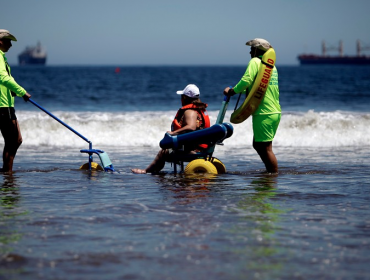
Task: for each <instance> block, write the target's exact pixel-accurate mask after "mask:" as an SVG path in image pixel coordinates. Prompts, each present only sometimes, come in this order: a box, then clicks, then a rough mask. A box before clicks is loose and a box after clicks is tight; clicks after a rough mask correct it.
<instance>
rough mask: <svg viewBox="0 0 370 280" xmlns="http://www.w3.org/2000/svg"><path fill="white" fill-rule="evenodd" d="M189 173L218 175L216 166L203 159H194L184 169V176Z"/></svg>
mask: <svg viewBox="0 0 370 280" xmlns="http://www.w3.org/2000/svg"><path fill="white" fill-rule="evenodd" d="M191 173H211V174H218V173H217V169H216V166H214V165H213V163H212V162H210V161H206V160H204V159H195V160H193V161H191V162H189V163H188V165H187V166H186V167H185V174H191Z"/></svg>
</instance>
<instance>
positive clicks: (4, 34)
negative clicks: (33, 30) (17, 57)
mask: <svg viewBox="0 0 370 280" xmlns="http://www.w3.org/2000/svg"><path fill="white" fill-rule="evenodd" d="M0 39H10V40H12V41H17V38H15V37H14V35H12V34H11V33H10V32H9V31H8V30H6V29H0Z"/></svg>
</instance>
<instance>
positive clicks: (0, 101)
mask: <svg viewBox="0 0 370 280" xmlns="http://www.w3.org/2000/svg"><path fill="white" fill-rule="evenodd" d="M10 73H11V71H10V66H9V64H8V62H7V61H6V57H5V53H4V52H3V51H1V50H0V107H14V97H13V96H12V92H14V93H15V94H16V95H17V96H19V97H22V96H23V95H25V94H26V90H25V89H24V88H22V87H21V86H20V85H18V84H17V82H16V81H15V80H14V78H13V77H12V75H11V74H10Z"/></svg>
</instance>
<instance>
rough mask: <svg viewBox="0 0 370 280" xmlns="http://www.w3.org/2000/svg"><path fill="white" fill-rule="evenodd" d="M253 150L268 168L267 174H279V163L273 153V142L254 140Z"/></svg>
mask: <svg viewBox="0 0 370 280" xmlns="http://www.w3.org/2000/svg"><path fill="white" fill-rule="evenodd" d="M253 148H254V149H255V150H256V151H257V153H258V155H259V156H260V158H261V160H262V162H263V163H264V164H265V166H266V170H267V172H270V173H277V172H278V162H277V159H276V156H275V154H274V152H273V151H272V141H271V142H256V141H255V140H254V139H253Z"/></svg>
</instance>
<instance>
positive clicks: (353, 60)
mask: <svg viewBox="0 0 370 280" xmlns="http://www.w3.org/2000/svg"><path fill="white" fill-rule="evenodd" d="M298 60H299V62H300V64H301V65H308V64H314V65H316V64H342V65H343V64H347V65H370V56H320V55H299V56H298Z"/></svg>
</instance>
